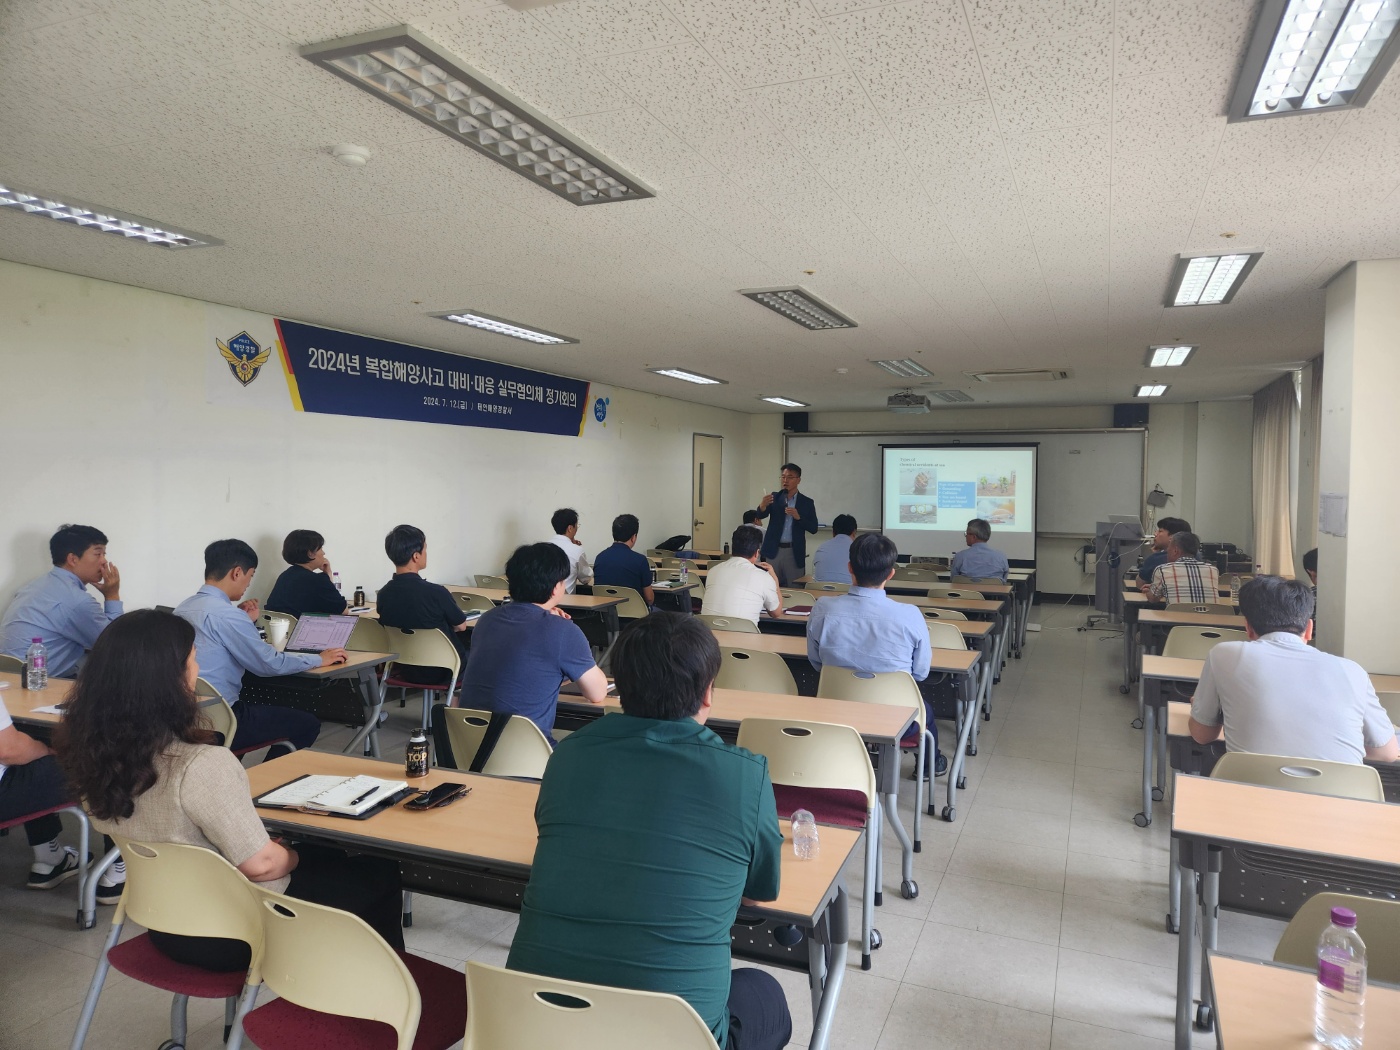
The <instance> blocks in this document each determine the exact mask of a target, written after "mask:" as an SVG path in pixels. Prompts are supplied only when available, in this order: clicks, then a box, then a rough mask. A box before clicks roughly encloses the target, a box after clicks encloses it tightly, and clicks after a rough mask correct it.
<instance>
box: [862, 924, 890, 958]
mask: <svg viewBox="0 0 1400 1050" xmlns="http://www.w3.org/2000/svg"><path fill="white" fill-rule="evenodd" d="M884 943H885V939H884V938H883V937H881V936H880V931H879V930H876V929H872V930H871V931H870V950H871V951H872V952H873V951H875V950H876V949H878V948H879V947H880V946H881V945H883V944H884ZM866 958H867V959H868V958H869V956H866Z"/></svg>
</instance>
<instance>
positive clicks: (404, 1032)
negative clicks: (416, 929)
mask: <svg viewBox="0 0 1400 1050" xmlns="http://www.w3.org/2000/svg"><path fill="white" fill-rule="evenodd" d="M255 888H256V889H257V893H258V896H259V898H260V903H261V905H262V924H263V960H262V978H263V983H264V984H266V985H267V987H268V988H269V989H270V990H271V991H272V992H273V993H274V994H276V995H279V996H281V997H282V998H283V999H286V1000H287V1001H288V1002H291V1003H295V1004H296V1005H297V1006H302V1007H305V1008H306V1009H308V1010H319V1011H321V1012H322V1013H328V1014H335V1015H337V1016H339V1017H360V1018H364V1019H366V1020H370V1021H382V1022H384V1023H385V1024H387V1025H390V1026H392V1027H393V1029H394V1031H395V1032H396V1033H397V1034H398V1042H397V1044H396V1045H397V1047H398V1050H410V1048H411V1047H412V1046H413V1038H414V1036H415V1035H416V1034H417V1032H418V1018H419V1016H420V1015H421V1014H422V1010H423V1001H422V997H421V996H420V995H419V992H418V985H417V983H416V982H415V981H414V980H413V974H411V973H409V971H408V967H407V966H406V965H404V961H403V960H402V959H401V958H399V954H398V952H396V951H394V949H392V948H390V947H389V945H388V944H386V943H385V941H384V938H383V937H381V936H379V934H377V933H375V932H374V930H372V929H370V927H369V925H368V924H367V923H366V922H365V921H364V920H363V919H361V918H359V917H358V916H356V915H351V914H350V913H349V912H348V911H341V910H340V909H338V908H328V907H326V906H325V905H323V904H312V903H310V902H309V901H303V900H298V899H297V898H295V897H288V896H286V895H285V894H281V893H272V892H270V891H268V890H264V889H261V888H260V887H255Z"/></svg>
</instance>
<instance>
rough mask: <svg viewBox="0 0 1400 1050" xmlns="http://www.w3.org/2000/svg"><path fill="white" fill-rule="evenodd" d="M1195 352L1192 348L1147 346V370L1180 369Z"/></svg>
mask: <svg viewBox="0 0 1400 1050" xmlns="http://www.w3.org/2000/svg"><path fill="white" fill-rule="evenodd" d="M1195 352H1196V348H1195V347H1194V346H1149V347H1148V348H1147V367H1148V368H1180V367H1181V366H1182V365H1184V364H1185V363H1186V362H1187V361H1189V360H1190V359H1191V355H1192V354H1194V353H1195Z"/></svg>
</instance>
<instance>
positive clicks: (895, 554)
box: [807, 532, 948, 779]
mask: <svg viewBox="0 0 1400 1050" xmlns="http://www.w3.org/2000/svg"><path fill="white" fill-rule="evenodd" d="M898 562H899V551H898V550H897V549H896V548H895V545H894V541H892V540H890V539H889V538H888V537H886V536H884V535H883V534H881V533H877V532H867V533H866V534H865V535H864V536H860V537H857V538H856V540H855V541H854V542H853V543H852V544H851V560H850V565H849V566H848V567H849V569H850V572H851V577H852V579H853V580H854V581H855V582H854V584H853V585H852V587H851V589H850V590H849V591H848V592H847V593H845V594H836V595H832V596H830V597H828V598H822V599H821V600H820V601H818V602H817V604H816V605H815V606H814V607H813V608H812V617H811V619H810V620H808V621H807V660H808V661H809V662H810V663H811V665H812V666H813V667H815V668H816V669H817V670H818V671H819V672H820V671H821V669H822V665H823V664H831V665H832V666H833V667H849V668H850V669H851V670H854V671H871V672H874V673H876V674H879V673H882V672H885V671H908V672H909V673H910V674H911V675H913V676H914V680H915V681H916V682H922V681H923V680H924V679H925V678H927V677H928V670H929V665H930V664H931V663H932V655H933V651H932V647H931V646H930V645H929V639H928V627H927V625H926V624H925V622H924V617H923V614H922V613H920V612H919V610H918V609H916V608H915V607H914V606H912V605H906V604H904V603H903V602H897V601H895V600H894V599H893V598H891V597H890V596H889V595H888V594H886V593H885V584H887V583H889V582H890V580H892V579H893V578H894V570H895V565H896V564H898ZM925 708H926V714H927V716H928V728H929V732H931V733H932V734H933V740H934V754H935V755H936V756H937V757H936V758H935V760H934V772H935V774H936V775H938V776H942V775H943V773H944V772H945V771H946V770H947V768H948V760H947V759H946V758H944V756H943V753H942V752H941V751H939V750H938V748H937V744H938V728H937V726H936V725H935V724H934V721H933V710H932V708H931V706H930V705H928V704H927V703H926V704H925ZM924 779H928V777H927V774H925V777H924Z"/></svg>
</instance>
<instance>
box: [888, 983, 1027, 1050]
mask: <svg viewBox="0 0 1400 1050" xmlns="http://www.w3.org/2000/svg"><path fill="white" fill-rule="evenodd" d="M1050 1025H1051V1019H1050V1017H1049V1016H1047V1015H1046V1014H1038V1013H1034V1012H1033V1011H1030V1010H1017V1009H1015V1008H1014V1007H1010V1006H1001V1005H999V1004H997V1003H989V1002H986V1001H984V1000H981V999H970V998H968V997H966V996H961V995H950V994H949V993H947V992H936V991H931V990H928V989H924V988H918V987H915V986H913V985H907V984H906V985H904V986H903V987H902V988H900V990H899V994H898V995H897V996H896V997H895V1001H894V1005H893V1006H892V1007H891V1009H890V1013H889V1017H888V1018H887V1019H886V1021H885V1029H884V1031H883V1032H882V1033H881V1035H880V1041H879V1042H878V1043H877V1044H876V1047H877V1050H929V1047H930V1046H937V1047H938V1048H939V1050H1048V1047H1049V1045H1050Z"/></svg>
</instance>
